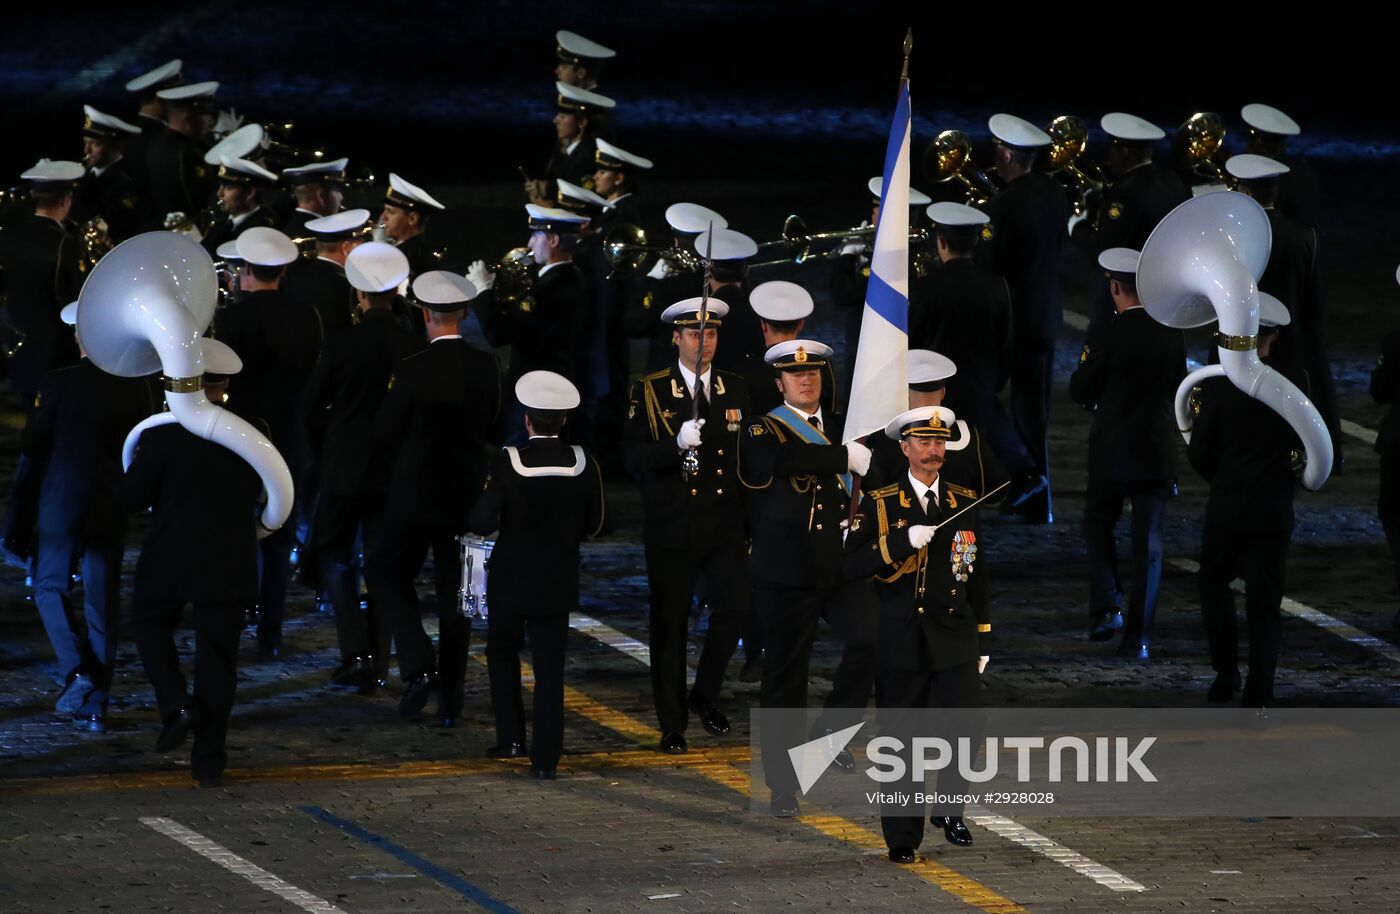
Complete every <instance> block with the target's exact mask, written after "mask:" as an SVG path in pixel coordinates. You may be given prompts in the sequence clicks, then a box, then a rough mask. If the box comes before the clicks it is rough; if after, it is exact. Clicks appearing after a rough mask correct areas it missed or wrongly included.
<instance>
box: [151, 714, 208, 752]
mask: <svg viewBox="0 0 1400 914" xmlns="http://www.w3.org/2000/svg"><path fill="white" fill-rule="evenodd" d="M198 724H199V712H198V711H196V710H195V709H194V708H181V709H180V710H179V711H176V712H175V713H174V714H172V715H170V716H169V717H167V718H166V719H165V726H164V727H163V728H162V729H161V731H160V736H159V737H157V738H156V751H157V752H169V751H170V750H171V749H175V748H178V747H179V746H180V745H181V744H183V743H184V741H185V739H186V738H187V737H188V736H189V735H190V731H191V730H193V729H194V728H195V726H196V725H198Z"/></svg>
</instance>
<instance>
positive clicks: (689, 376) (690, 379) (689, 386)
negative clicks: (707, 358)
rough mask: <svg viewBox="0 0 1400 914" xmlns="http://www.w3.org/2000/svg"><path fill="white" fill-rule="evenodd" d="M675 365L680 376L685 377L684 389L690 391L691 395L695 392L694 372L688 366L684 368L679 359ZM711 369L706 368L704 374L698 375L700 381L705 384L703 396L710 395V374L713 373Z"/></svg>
mask: <svg viewBox="0 0 1400 914" xmlns="http://www.w3.org/2000/svg"><path fill="white" fill-rule="evenodd" d="M676 366H677V367H678V368H680V370H681V377H682V378H684V379H685V389H686V390H688V391H690V393H691V395H692V396H693V395H694V394H695V372H693V371H691V370H690V369H689V368H686V367H685V363H683V362H680V361H677V362H676ZM713 371H714V369H713V368H712V367H711V368H707V369H705V372H704V374H702V375H700V381H701V383H703V384H704V385H705V396H707V397H708V396H709V395H710V376H711V374H712V373H713Z"/></svg>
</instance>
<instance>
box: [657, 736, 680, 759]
mask: <svg viewBox="0 0 1400 914" xmlns="http://www.w3.org/2000/svg"><path fill="white" fill-rule="evenodd" d="M656 750H657V751H658V752H665V753H666V754H667V755H683V754H685V751H686V745H685V736H683V735H682V734H680V733H676V732H671V733H663V734H662V735H661V742H660V743H657V745H656Z"/></svg>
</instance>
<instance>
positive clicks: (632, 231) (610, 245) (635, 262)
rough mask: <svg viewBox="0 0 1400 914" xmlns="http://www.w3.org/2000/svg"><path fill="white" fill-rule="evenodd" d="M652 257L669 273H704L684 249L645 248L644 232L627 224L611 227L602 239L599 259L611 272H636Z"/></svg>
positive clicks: (693, 255) (702, 266) (697, 257)
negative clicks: (601, 256) (601, 254)
mask: <svg viewBox="0 0 1400 914" xmlns="http://www.w3.org/2000/svg"><path fill="white" fill-rule="evenodd" d="M653 254H654V255H656V259H657V260H664V261H666V262H667V263H668V264H670V266H671V272H673V273H701V272H703V271H704V269H705V262H704V259H703V258H701V257H700V255H699V254H696V253H694V252H692V251H687V250H685V249H684V248H676V247H662V246H661V245H654V244H647V233H646V231H645V230H644V229H642V228H641V227H640V226H636V225H632V224H631V223H628V222H622V223H619V224H617V225H615V226H613V227H612V228H610V229H608V233H607V234H606V235H604V236H603V257H604V258H605V259H606V260H607V261H608V266H609V267H611V268H612V270H613V272H617V271H618V270H640V269H641V268H642V267H643V265H645V264H646V262H647V260H648V258H650V257H651V256H652V255H653Z"/></svg>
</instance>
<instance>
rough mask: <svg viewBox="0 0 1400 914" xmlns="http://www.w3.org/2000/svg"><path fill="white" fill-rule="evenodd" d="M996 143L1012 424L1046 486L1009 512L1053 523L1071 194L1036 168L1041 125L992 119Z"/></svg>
mask: <svg viewBox="0 0 1400 914" xmlns="http://www.w3.org/2000/svg"><path fill="white" fill-rule="evenodd" d="M988 124H989V126H990V128H991V131H992V136H993V137H994V138H995V139H996V142H997V146H996V149H997V159H996V163H997V174H998V175H999V176H1000V177H1001V180H1002V181H1003V182H1005V187H1003V188H1002V190H1001V191H1000V192H999V193H997V195H996V196H995V197H993V198H992V200H991V202H989V203H988V204H987V215H988V216H990V217H991V219H992V221H991V224H990V225H989V226H986V227H985V228H984V230H983V238H984V239H988V240H990V241H991V244H989V245H984V249H985V250H986V251H987V253H988V255H989V257H990V260H989V263H990V265H991V267H992V269H993V270H994V271H996V272H997V273H998V274H1000V275H1001V276H1004V277H1005V278H1006V282H1007V285H1008V286H1010V288H1011V317H1012V334H1013V348H1014V359H1013V362H1012V366H1013V367H1012V370H1011V419H1012V421H1013V422H1014V423H1015V425H1016V430H1017V432H1018V433H1019V434H1020V436H1021V440H1022V442H1024V443H1025V446H1026V450H1027V451H1029V452H1030V455H1031V458H1032V460H1033V461H1034V462H1035V468H1036V472H1037V476H1040V477H1044V478H1045V481H1046V484H1045V485H1044V486H1043V487H1042V486H1040V485H1039V484H1037V485H1036V486H1033V487H1031V488H1029V489H1025V490H1024V491H1028V492H1031V493H1032V494H1029V495H1027V496H1025V497H1024V498H1023V499H1020V500H1016V499H1010V500H1008V501H1007V502H1006V503H1005V507H1007V508H1009V509H1014V510H1016V511H1018V512H1020V514H1021V516H1022V517H1023V518H1024V519H1025V520H1027V521H1029V522H1032V523H1042V524H1043V523H1049V522H1051V521H1052V520H1053V519H1054V513H1053V505H1052V502H1051V498H1050V486H1049V479H1050V449H1049V441H1048V438H1047V433H1048V429H1049V422H1050V393H1051V387H1052V377H1051V374H1052V369H1053V367H1054V362H1055V334H1056V333H1058V332H1059V330H1060V325H1061V324H1062V323H1063V321H1064V315H1063V313H1062V312H1061V310H1060V300H1059V275H1058V268H1059V257H1060V248H1061V247H1062V246H1063V243H1064V238H1065V226H1066V218H1067V216H1068V212H1067V207H1068V204H1067V203H1066V201H1065V193H1064V190H1063V189H1061V187H1060V185H1059V184H1057V183H1056V182H1055V179H1054V178H1052V177H1050V176H1049V175H1046V174H1043V173H1041V172H1039V171H1036V170H1035V168H1034V165H1035V158H1036V155H1037V154H1038V153H1039V151H1040V150H1042V149H1044V148H1045V147H1046V146H1048V145H1050V136H1049V134H1047V133H1046V132H1045V131H1043V130H1041V129H1040V128H1039V127H1037V126H1035V125H1034V124H1032V123H1030V122H1029V121H1026V120H1023V119H1021V118H1019V117H1014V116H1012V115H1009V114H996V115H993V116H992V118H991V120H990V121H989V122H988Z"/></svg>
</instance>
